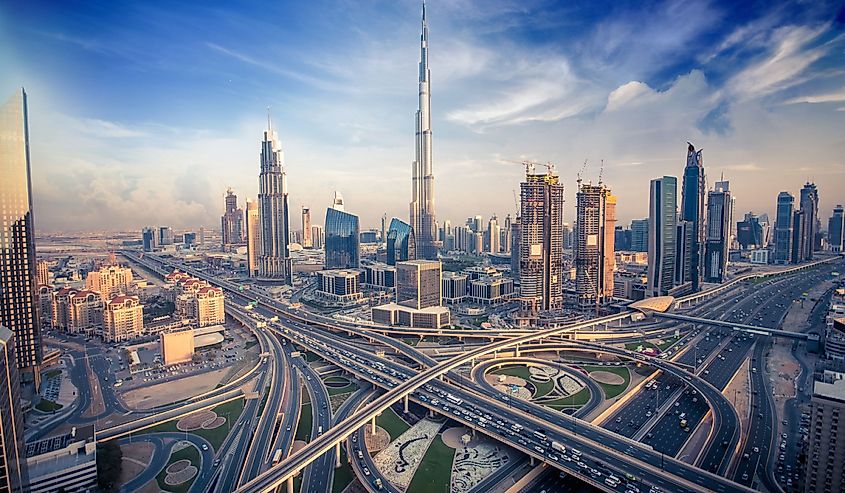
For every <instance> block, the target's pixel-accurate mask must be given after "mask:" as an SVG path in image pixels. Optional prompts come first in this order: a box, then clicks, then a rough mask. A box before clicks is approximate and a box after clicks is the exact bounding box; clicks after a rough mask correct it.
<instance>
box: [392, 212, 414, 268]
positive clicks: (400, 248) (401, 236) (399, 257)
mask: <svg viewBox="0 0 845 493" xmlns="http://www.w3.org/2000/svg"><path fill="white" fill-rule="evenodd" d="M416 258H417V243H416V237H415V235H414V228H412V227H411V225H410V224H408V223H406V222H405V221H402V220H400V219H397V218H395V217H394V218H393V219H391V220H390V229H388V231H387V264H388V265H396V262H404V261H406V260H414V259H416Z"/></svg>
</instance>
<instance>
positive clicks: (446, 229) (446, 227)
mask: <svg viewBox="0 0 845 493" xmlns="http://www.w3.org/2000/svg"><path fill="white" fill-rule="evenodd" d="M451 235H452V221H450V220H448V219H447V220H445V221H443V237H442V238H440V241H442V242H445V241H446V239H447V238H449V236H451Z"/></svg>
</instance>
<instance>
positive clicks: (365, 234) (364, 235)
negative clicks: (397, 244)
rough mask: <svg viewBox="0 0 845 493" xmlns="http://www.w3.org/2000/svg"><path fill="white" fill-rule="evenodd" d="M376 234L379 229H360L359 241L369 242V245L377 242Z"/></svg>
mask: <svg viewBox="0 0 845 493" xmlns="http://www.w3.org/2000/svg"><path fill="white" fill-rule="evenodd" d="M378 234H379V231H378V230H377V229H367V230H364V231H361V243H369V244H371V245H372V244H374V243H378V242H379V241H378Z"/></svg>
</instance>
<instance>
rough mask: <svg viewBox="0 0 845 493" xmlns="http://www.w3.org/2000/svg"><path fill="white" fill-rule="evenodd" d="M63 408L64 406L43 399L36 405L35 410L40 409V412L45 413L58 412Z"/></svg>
mask: <svg viewBox="0 0 845 493" xmlns="http://www.w3.org/2000/svg"><path fill="white" fill-rule="evenodd" d="M62 407H64V406H62V405H61V404H58V403H55V402H53V401H48V400H47V399H41V400H40V401H38V404H36V405H35V409H38V410H39V411H44V412H45V413H52V412H56V411H58V410H59V409H61V408H62Z"/></svg>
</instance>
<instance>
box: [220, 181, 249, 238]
mask: <svg viewBox="0 0 845 493" xmlns="http://www.w3.org/2000/svg"><path fill="white" fill-rule="evenodd" d="M224 200H225V209H224V212H223V217H221V218H220V231H221V232H222V238H223V248H231V247H232V246H233V245H240V244H242V243H243V242H244V211H243V209H241V208H240V207H238V196H237V195H235V192H233V191H232V189H231V188H229V189H227V190H226V198H225V199H224Z"/></svg>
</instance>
